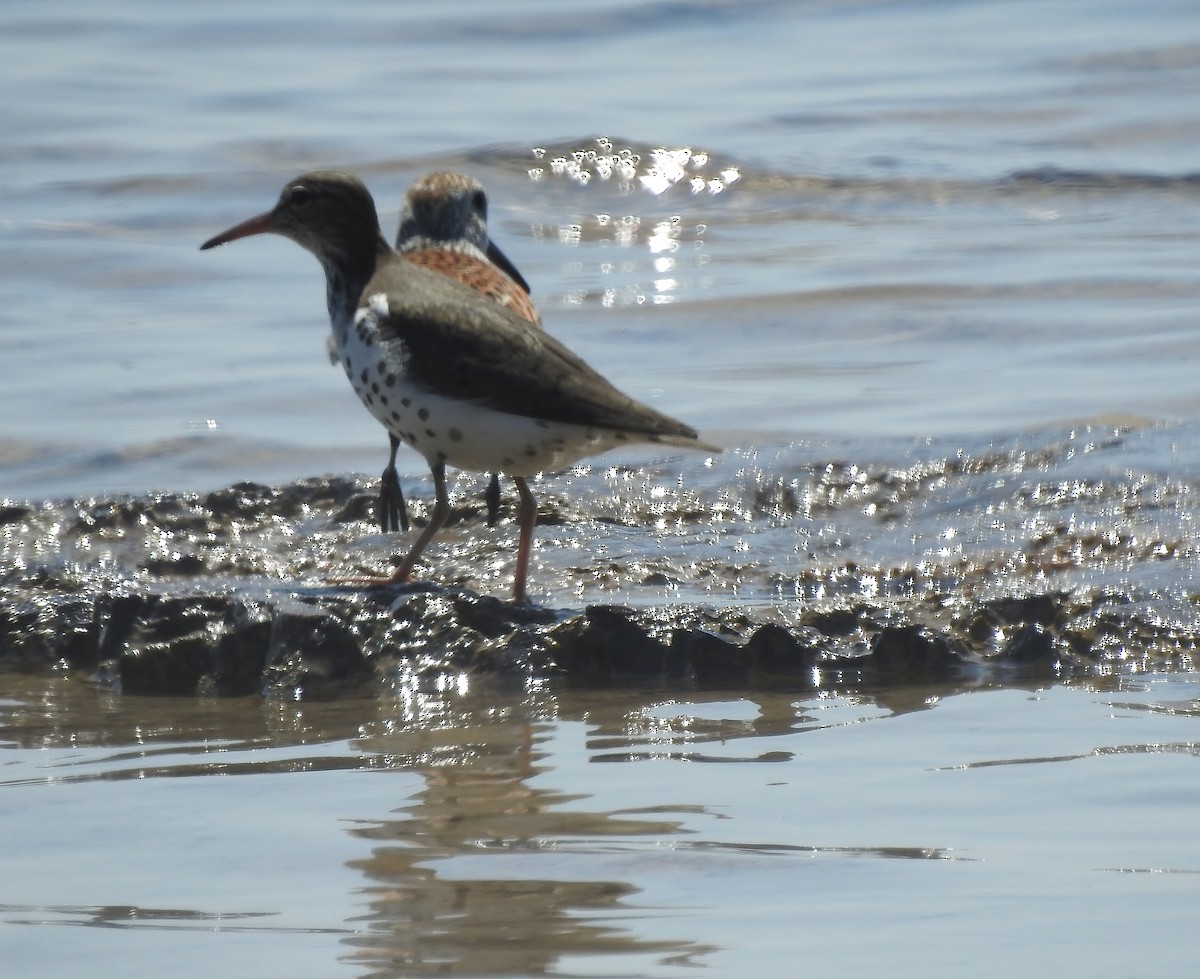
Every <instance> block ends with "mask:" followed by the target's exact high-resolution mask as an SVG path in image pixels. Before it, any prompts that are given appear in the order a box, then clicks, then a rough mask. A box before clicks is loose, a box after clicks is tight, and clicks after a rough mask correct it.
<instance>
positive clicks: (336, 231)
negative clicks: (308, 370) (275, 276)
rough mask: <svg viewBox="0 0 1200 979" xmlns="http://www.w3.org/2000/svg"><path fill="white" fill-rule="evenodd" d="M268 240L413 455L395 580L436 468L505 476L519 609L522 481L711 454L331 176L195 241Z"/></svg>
mask: <svg viewBox="0 0 1200 979" xmlns="http://www.w3.org/2000/svg"><path fill="white" fill-rule="evenodd" d="M266 232H274V233H276V234H281V235H284V236H285V237H288V238H291V239H292V240H293V241H295V242H296V243H297V244H299V245H301V246H303V247H304V248H306V249H307V250H308V251H310V252H312V253H313V255H315V256H316V257H317V259H318V260H319V261H320V263H321V265H322V267H323V268H324V270H325V283H326V299H327V305H328V310H329V319H330V324H331V326H332V328H333V338H334V342H335V343H336V344H337V348H338V352H339V354H340V356H341V359H342V363H343V365H344V366H345V368H346V373H347V376H348V377H349V378H350V381H351V383H352V385H353V386H354V390H355V392H356V393H357V394H358V396H359V399H360V400H361V401H362V403H363V404H364V405H365V406H366V408H367V409H368V410H369V411H370V412H371V414H372V415H373V416H374V417H375V418H376V419H377V420H378V421H379V422H380V423H381V424H382V425H383V426H384V427H385V428H386V429H387V430H388V432H389V433H390V434H392V435H394V436H396V437H397V438H399V439H401V440H403V441H404V442H406V443H408V444H409V445H411V446H412V447H413V448H415V449H416V450H417V451H418V452H420V453H421V454H422V455H424V456H425V459H426V461H427V462H428V463H429V468H430V470H431V472H432V474H433V483H434V491H435V500H436V502H435V505H434V509H433V512H432V513H431V515H430V518H429V523H428V524H427V525H426V526H425V528H424V530H422V532H421V534H420V535H419V536H418V538H417V540H416V542H415V543H414V544H413V546H412V548H411V549H410V550H409V552H408V554H407V555H406V556H405V558H404V559H403V561H401V563H400V565H399V567H397V568H396V571H395V572H394V573H393V574H392V575H391V576H390V577H388V578H384V579H379V582H378V583H400V582H406V581H409V580H411V579H412V572H413V568H414V567H415V565H416V563H417V561H418V560H419V559H420V557H421V554H422V552H423V551H424V550H425V547H426V546H427V545H428V544H429V542H430V541H431V540H432V539H433V537H434V535H435V534H436V533H437V532H438V530H439V529H440V528H441V526H442V524H443V523H445V521H446V518H447V517H448V516H449V513H450V499H449V496H448V494H447V492H446V466H447V465H451V466H454V467H456V468H459V469H467V470H472V471H475V472H497V471H499V472H503V473H507V474H508V475H509V476H511V477H513V481H514V482H515V483H516V486H517V492H518V494H519V496H520V507H519V511H518V515H519V523H520V534H519V537H518V545H517V561H516V569H515V571H514V574H513V591H512V595H513V600H514V601H517V602H527V601H528V600H529V598H528V592H527V581H528V575H529V555H530V548H531V545H532V541H533V531H534V527H535V525H536V523H537V504H536V502H535V501H534V498H533V494H532V492H530V489H529V485H528V482H527V478H528V477H530V476H533V475H535V474H537V473H539V472H542V471H544V470H548V469H558V468H561V467H563V466H568V465H570V464H571V463H573V462H576V461H578V460H579V459H582V458H584V457H585V456H589V455H595V454H597V453H600V452H605V451H607V450H609V449H612V448H614V447H616V446H618V445H622V444H627V443H630V442H656V443H660V444H664V445H673V446H681V447H686V448H694V449H701V450H704V451H710V452H715V451H719V450H718V449H717V448H716V447H715V446H712V445H708V444H706V443H704V442H702V441H701V440H700V438H699V436H698V435H697V433H696V431H695V429H693V428H691V427H690V426H688V425H685V424H684V423H683V422H680V421H676V420H675V419H674V418H670V417H668V416H667V415H664V414H662V413H661V412H659V411H656V410H655V409H653V408H651V407H649V406H648V405H645V404H642V403H641V402H638V401H635V400H634V399H633V398H630V397H629V396H628V395H625V394H623V393H621V392H620V391H618V390H617V389H616V388H615V387H613V386H612V384H610V383H609V382H608V381H607V380H605V379H604V378H603V377H602V376H601V375H600V374H598V373H597V372H596V371H595V370H593V369H592V368H591V367H589V366H588V365H587V364H586V363H584V361H582V360H581V359H580V358H579V357H577V356H576V355H575V354H573V353H572V352H571V351H570V350H568V349H567V348H566V347H564V346H563V345H562V344H561V343H559V342H558V341H557V340H555V339H554V338H553V337H551V336H550V335H548V334H547V333H545V332H544V331H542V330H541V329H539V328H538V327H537V326H536V325H534V324H533V323H531V322H529V320H527V319H523V318H522V317H520V316H518V315H517V314H516V313H514V312H512V311H510V310H509V309H507V308H505V307H504V306H502V305H501V304H499V303H497V302H495V301H494V300H493V299H491V298H488V297H487V296H485V295H483V294H481V293H480V292H479V291H477V290H475V289H473V288H471V287H470V286H468V285H465V284H463V283H462V282H460V281H457V280H456V279H453V278H451V277H449V276H447V275H443V274H441V273H439V272H434V271H432V270H430V269H428V268H422V267H420V266H418V265H416V264H414V263H413V262H411V261H409V260H408V259H406V258H405V257H404V256H403V255H401V254H400V253H399V252H397V251H395V249H393V248H392V247H391V245H389V244H388V243H387V241H385V240H384V238H383V235H382V233H381V232H380V228H379V216H378V213H377V212H376V210H375V201H374V199H373V198H372V197H371V194H370V192H369V191H368V190H367V188H366V187H365V186H364V185H363V183H362V182H361V181H360V180H359V179H358V178H357V177H354V176H352V175H350V174H347V173H342V172H339V171H335V170H325V171H317V172H314V173H308V174H304V175H303V176H300V177H297V178H295V179H294V180H292V181H290V182H289V183H288V184H287V185H286V186H285V187H284V188H283V192H282V193H281V194H280V197H279V201H278V202H277V203H276V204H275V206H274V207H273V208H272V209H271V210H269V211H267V212H265V213H263V214H260V215H258V216H256V217H253V218H250V219H249V220H247V221H243V222H242V223H241V224H238V225H235V226H234V227H232V228H230V229H229V230H227V231H225V232H223V233H222V234H219V235H217V236H216V237H214V238H211V239H209V240H208V241H207V242H205V243H204V244H203V245H202V246H201V248H212V247H214V246H216V245H222V244H225V243H226V242H230V241H234V240H236V239H238V238H245V237H248V236H250V235H257V234H263V233H266Z"/></svg>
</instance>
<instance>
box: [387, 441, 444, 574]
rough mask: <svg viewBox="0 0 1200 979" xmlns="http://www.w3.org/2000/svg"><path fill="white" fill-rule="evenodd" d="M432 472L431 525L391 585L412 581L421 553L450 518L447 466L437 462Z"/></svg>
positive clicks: (402, 564) (404, 561) (410, 550)
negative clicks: (414, 568)
mask: <svg viewBox="0 0 1200 979" xmlns="http://www.w3.org/2000/svg"><path fill="white" fill-rule="evenodd" d="M430 470H431V471H432V472H433V493H434V503H433V512H432V513H431V514H430V515H429V523H427V524H426V525H425V529H424V530H422V531H421V536H419V537H418V538H417V540H416V543H414V544H413V546H412V547H411V548H410V549H409V552H408V554H406V555H405V557H404V560H403V561H401V562H400V567H398V568H397V569H396V570H395V572H394V573H393V574H392V576H391V577H390V578H388V579H387V581H386V583H387V584H389V585H397V584H401V583H403V582H406V581H412V570H413V567H414V566H415V565H416V563H417V561H419V560H420V559H421V553H422V552H423V551H424V550H425V548H426V546H428V544H429V542H430V541H431V540H433V538H434V536H435V535H436V534H437V532H438V531H439V530H441V529H442V525H443V524H444V523H445V522H446V518H447V517H449V516H450V497H449V495H448V494H447V493H446V464H445V463H444V462H435V463H433V464H432V465H431V466H430Z"/></svg>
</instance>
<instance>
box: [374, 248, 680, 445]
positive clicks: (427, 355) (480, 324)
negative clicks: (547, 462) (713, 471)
mask: <svg viewBox="0 0 1200 979" xmlns="http://www.w3.org/2000/svg"><path fill="white" fill-rule="evenodd" d="M406 266H407V267H406ZM379 292H384V293H386V294H387V298H388V309H389V314H388V315H387V316H385V317H381V318H380V321H379V327H380V330H381V332H382V333H383V335H384V342H398V343H400V344H402V346H403V354H404V361H405V365H406V370H407V372H408V374H409V376H410V378H411V379H412V380H414V381H415V382H417V383H418V384H421V385H423V386H425V387H428V388H430V389H431V390H434V391H437V392H438V393H439V394H441V395H443V396H445V397H450V398H460V399H462V400H470V401H476V402H478V403H480V404H483V405H486V406H487V407H489V408H492V409H494V410H496V411H503V412H507V413H509V414H513V415H521V416H524V417H527V418H540V419H544V420H546V421H553V422H567V423H570V424H575V425H584V426H589V427H596V428H607V429H616V430H620V431H625V432H629V433H631V434H634V433H636V434H642V435H648V436H660V437H670V438H677V439H682V440H692V439H696V438H697V435H696V431H695V430H694V429H692V428H691V427H689V426H688V425H685V424H684V423H683V422H680V421H676V420H675V419H674V418H670V417H669V416H667V415H664V414H662V413H661V412H658V411H655V410H654V409H653V408H651V407H650V406H649V405H644V404H642V403H641V402H638V401H635V400H634V399H633V398H630V397H629V396H628V395H626V394H623V393H622V392H621V391H618V390H617V389H616V388H615V387H614V386H613V385H612V384H610V383H609V382H608V381H607V380H605V378H604V377H602V376H601V375H600V374H599V373H597V372H596V371H595V370H593V369H592V368H591V367H589V366H588V365H587V364H586V363H585V362H584V361H583V360H582V359H580V358H579V357H578V356H576V355H575V354H574V353H572V352H571V351H570V350H568V349H567V348H566V347H565V346H563V345H562V344H561V343H559V342H558V341H557V340H555V339H554V338H553V337H552V336H550V335H549V334H547V333H545V332H543V331H542V330H541V329H539V328H538V327H537V326H535V325H533V324H532V323H530V322H529V321H528V320H524V319H521V318H520V317H518V316H517V315H516V314H514V313H512V312H510V311H509V310H507V309H506V308H504V307H502V306H500V305H499V304H496V303H491V302H481V301H480V298H479V295H478V294H477V293H475V292H473V291H472V290H471V289H470V288H469V287H467V286H464V285H462V284H461V283H459V282H457V281H456V280H454V279H451V278H450V277H448V276H445V275H441V274H437V273H434V272H432V271H430V270H428V269H426V268H421V267H416V266H414V265H412V264H411V263H408V262H405V261H404V260H400V261H399V262H394V263H390V264H389V265H387V266H386V267H384V268H382V269H380V270H379V272H378V273H377V275H376V277H375V279H373V280H372V282H371V284H370V285H368V287H367V289H366V290H365V292H364V297H370V296H372V295H374V294H376V293H379ZM447 351H452V352H453V355H452V356H447Z"/></svg>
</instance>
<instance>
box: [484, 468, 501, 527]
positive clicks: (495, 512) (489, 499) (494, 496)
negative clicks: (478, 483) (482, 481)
mask: <svg viewBox="0 0 1200 979" xmlns="http://www.w3.org/2000/svg"><path fill="white" fill-rule="evenodd" d="M483 500H484V502H485V503H486V504H487V511H488V526H489V527H495V526H496V520H497V518H498V517H499V516H500V477H499V476H498V475H496V474H495V473H492V479H491V482H489V483H488V485H487V489H486V490H484V491H483Z"/></svg>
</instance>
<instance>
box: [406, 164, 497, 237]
mask: <svg viewBox="0 0 1200 979" xmlns="http://www.w3.org/2000/svg"><path fill="white" fill-rule="evenodd" d="M417 238H423V239H425V240H426V241H433V242H455V241H469V242H470V243H471V244H472V245H474V246H475V247H476V248H478V249H479V250H480V251H481V252H482V251H487V246H488V233H487V194H485V193H484V192H483V185H482V184H480V183H479V181H478V180H476V179H475V178H474V177H468V176H467V175H466V174H463V173H428V174H426V175H425V176H424V177H422V178H421V179H420V180H418V181H417V182H416V183H415V184H413V185H412V186H411V187H409V188H408V193H407V194H405V195H404V207H403V209H402V210H401V212H400V230H399V231H397V232H396V247H397V248H399V249H401V250H403V249H404V246H405V244H407V243H408V242H410V241H412V240H413V239H417Z"/></svg>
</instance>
